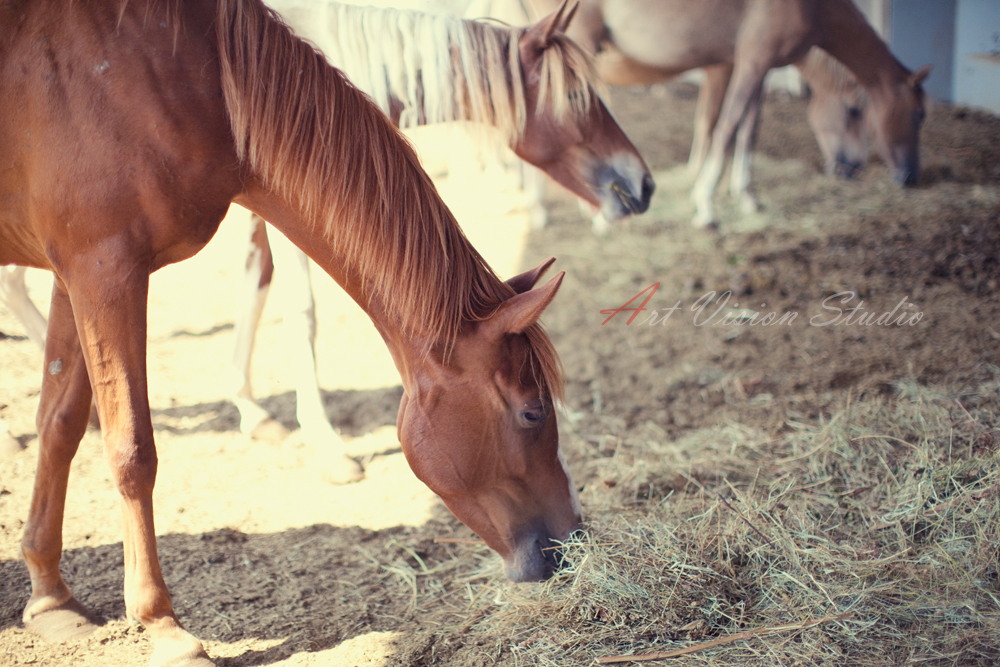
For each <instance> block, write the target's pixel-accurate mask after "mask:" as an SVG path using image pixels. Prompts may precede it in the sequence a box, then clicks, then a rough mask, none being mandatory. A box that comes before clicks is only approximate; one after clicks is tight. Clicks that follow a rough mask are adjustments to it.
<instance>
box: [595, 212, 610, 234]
mask: <svg viewBox="0 0 1000 667" xmlns="http://www.w3.org/2000/svg"><path fill="white" fill-rule="evenodd" d="M610 230H611V225H609V224H608V220H607V218H605V217H604V214H603V213H598V214H597V215H595V216H594V217H593V218H592V219H591V220H590V231H592V232H593V233H594V236H607V235H608V232H609V231H610Z"/></svg>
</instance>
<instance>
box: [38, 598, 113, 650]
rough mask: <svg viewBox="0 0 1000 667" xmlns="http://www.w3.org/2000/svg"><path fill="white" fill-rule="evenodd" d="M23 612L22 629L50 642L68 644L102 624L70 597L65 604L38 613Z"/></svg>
mask: <svg viewBox="0 0 1000 667" xmlns="http://www.w3.org/2000/svg"><path fill="white" fill-rule="evenodd" d="M32 606H36V605H29V607H28V609H27V610H25V612H24V616H25V619H24V627H25V628H27V629H28V630H30V631H31V632H34V633H35V634H37V635H40V636H41V637H42V638H43V639H45V640H46V641H50V642H58V643H61V642H68V641H74V640H77V639H82V638H83V637H86V636H87V635H89V634H91V633H92V632H93V631H94V630H96V629H97V628H98V627H99V626H101V625H103V624H104V622H103V621H102V620H101V619H100V618H98V617H97V616H95V615H94V614H93V613H92V612H91V611H90V610H89V609H87V608H86V607H84V606H83V605H82V604H80V603H79V602H77V600H76V598H74V597H71V598H70V599H69V600H67V601H66V602H63V603H62V604H60V605H58V606H55V607H52V608H51V609H46V610H44V611H40V612H34V613H33V612H32V611H31V607H32Z"/></svg>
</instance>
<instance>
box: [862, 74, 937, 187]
mask: <svg viewBox="0 0 1000 667" xmlns="http://www.w3.org/2000/svg"><path fill="white" fill-rule="evenodd" d="M930 72H931V66H930V65H925V66H923V67H921V68H920V69H919V70H917V71H915V72H911V73H908V74H907V75H906V76H905V77H903V78H902V80H901V81H898V82H896V83H895V84H893V85H892V86H891V88H889V89H888V91H884V90H881V89H876V90H873V91H871V92H872V118H871V122H872V125H873V128H872V129H873V131H874V134H875V138H876V144H877V146H878V150H879V153H880V154H881V156H882V159H883V160H885V163H886V164H887V165H889V167H890V168H891V169H892V177H893V178H894V179H896V181H897V182H898V183H899V184H901V185H914V184H915V183H916V182H917V178H918V177H919V176H920V150H919V139H920V124H921V123H922V122H923V120H924V116H925V115H926V105H927V95H926V93H924V89H923V87H922V86H921V84H922V83H923V81H924V79H926V78H927V75H928V74H930Z"/></svg>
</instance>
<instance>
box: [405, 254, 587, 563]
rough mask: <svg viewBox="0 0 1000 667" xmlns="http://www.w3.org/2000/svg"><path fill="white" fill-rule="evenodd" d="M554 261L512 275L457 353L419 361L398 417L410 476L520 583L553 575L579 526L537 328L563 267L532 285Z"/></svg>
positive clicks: (548, 356)
mask: <svg viewBox="0 0 1000 667" xmlns="http://www.w3.org/2000/svg"><path fill="white" fill-rule="evenodd" d="M552 261H553V260H549V261H548V262H546V263H544V264H542V265H541V266H539V267H538V268H537V269H535V270H533V271H529V272H528V273H525V274H522V275H520V276H517V277H515V278H511V279H510V280H509V281H507V284H508V285H509V286H510V287H512V288H513V290H514V292H515V293H516V294H515V295H514V296H511V297H510V298H509V299H507V300H506V301H504V302H503V303H502V304H501V305H500V306H499V308H497V309H496V310H495V312H494V313H493V314H492V315H490V316H489V317H488V318H486V319H483V320H481V321H478V322H475V323H472V324H469V325H468V326H467V327H465V329H464V330H463V331H462V332H461V333H460V334H459V336H458V339H457V340H456V341H455V344H454V347H453V349H452V350H451V352H450V354H447V355H444V354H441V353H440V351H432V352H430V353H429V354H428V355H427V358H426V359H422V360H421V361H420V363H418V364H414V365H415V366H419V368H418V369H416V370H414V371H413V372H412V377H411V378H410V381H409V382H408V383H407V385H408V386H407V390H406V393H404V395H403V398H402V401H401V402H400V405H399V417H398V419H397V425H398V426H397V428H398V430H399V439H400V442H401V443H402V447H403V452H404V453H405V455H406V459H407V461H408V462H409V464H410V467H411V468H412V469H413V472H414V473H415V474H416V475H417V477H419V478H420V479H421V480H422V481H423V482H424V483H425V484H427V486H429V487H430V488H431V490H433V491H434V492H435V493H436V494H437V495H438V496H440V497H441V499H442V500H444V502H445V504H446V505H447V506H448V508H449V509H450V510H451V511H452V512H453V513H454V514H455V516H457V517H458V518H459V519H461V520H462V522H463V523H465V524H466V525H467V526H469V527H470V528H471V529H472V530H474V531H475V532H476V533H477V534H478V535H479V536H480V537H482V538H483V539H484V540H485V541H486V543H487V544H488V545H489V546H490V547H492V548H493V549H494V550H495V551H496V552H497V553H499V554H500V556H501V557H502V558H503V562H504V571H505V572H506V574H507V577H508V578H510V579H511V580H512V581H540V580H543V579H547V578H548V577H549V576H551V575H552V573H553V572H554V571H555V569H556V568H557V567H558V564H559V556H558V543H559V542H563V541H565V540H566V539H567V538H568V537H569V536H570V535H571V534H572V533H573V532H574V531H576V530H577V529H578V528H579V527H580V519H581V517H580V502H579V500H578V498H577V495H576V489H575V488H574V487H573V483H572V480H571V479H570V476H569V472H568V471H567V469H566V466H565V463H564V460H563V457H562V454H561V453H560V451H559V433H558V429H557V425H556V415H555V406H554V400H555V398H556V396H558V392H559V391H560V387H559V386H554V385H556V383H557V382H559V372H558V361H556V358H555V355H554V351H553V350H552V349H551V347H550V346H549V345H550V344H549V343H548V339H547V337H546V336H545V334H544V333H542V331H541V330H540V329H539V328H538V327H537V321H538V318H539V316H540V315H541V314H542V311H543V310H544V309H545V307H546V306H548V305H549V303H551V301H552V299H553V298H554V297H555V294H556V291H557V290H558V289H559V285H560V284H561V282H562V278H563V273H562V272H560V274H559V275H557V276H556V277H555V278H553V279H552V280H551V281H549V282H548V283H547V284H546V285H544V286H543V287H540V288H538V289H532V287H533V285H534V283H535V281H536V280H537V279H538V277H539V276H540V275H541V274H542V273H543V272H544V271H545V269H547V268H548V266H549V265H550V264H551V263H552Z"/></svg>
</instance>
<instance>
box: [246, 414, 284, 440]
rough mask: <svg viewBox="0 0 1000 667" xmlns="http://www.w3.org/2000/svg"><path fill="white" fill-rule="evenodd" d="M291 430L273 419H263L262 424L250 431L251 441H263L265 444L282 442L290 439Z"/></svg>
mask: <svg viewBox="0 0 1000 667" xmlns="http://www.w3.org/2000/svg"><path fill="white" fill-rule="evenodd" d="M289 433H290V432H289V430H288V429H287V428H285V427H284V425H283V424H282V423H281V422H279V421H278V420H277V419H274V418H273V417H268V418H266V419H262V420H261V421H260V423H258V424H257V425H256V426H254V427H253V429H251V430H250V433H249V435H250V439H251V440H261V441H263V442H282V441H284V440H285V439H286V438H288V435H289Z"/></svg>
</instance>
